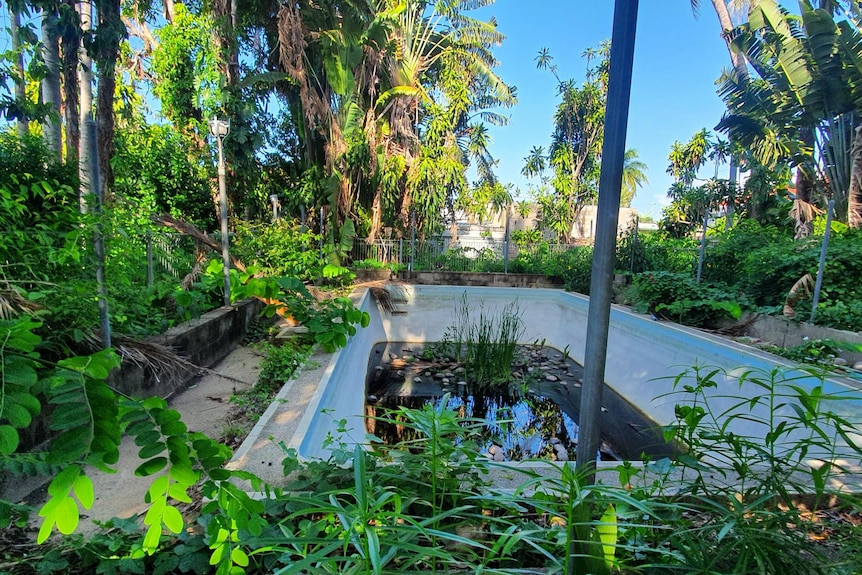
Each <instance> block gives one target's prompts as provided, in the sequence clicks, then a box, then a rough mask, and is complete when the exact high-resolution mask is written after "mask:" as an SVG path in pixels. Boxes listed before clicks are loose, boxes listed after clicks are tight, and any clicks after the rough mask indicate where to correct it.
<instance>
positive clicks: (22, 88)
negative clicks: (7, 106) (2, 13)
mask: <svg viewBox="0 0 862 575" xmlns="http://www.w3.org/2000/svg"><path fill="white" fill-rule="evenodd" d="M9 28H10V35H11V36H12V52H13V53H14V54H15V67H14V74H15V104H16V105H17V106H18V118H17V128H18V137H19V138H23V137H24V136H26V135H27V134H29V133H30V122H29V118H28V117H27V113H26V107H27V77H26V76H25V74H24V53H23V52H22V51H21V37H20V35H19V33H18V30H19V29H20V28H21V14H19V13H18V12H16V11H15V10H13V9H12V7H11V6H10V7H9Z"/></svg>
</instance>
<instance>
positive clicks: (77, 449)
mask: <svg viewBox="0 0 862 575" xmlns="http://www.w3.org/2000/svg"><path fill="white" fill-rule="evenodd" d="M89 444H90V431H89V430H88V429H87V428H86V427H79V428H77V429H70V430H69V431H66V432H64V433H61V434H60V435H59V436H58V437H57V438H56V439H55V440H54V442H53V443H52V444H51V453H50V455H49V461H51V462H52V463H62V462H66V461H74V460H75V459H77V458H79V457H81V456H82V455H83V454H84V453H86V451H87V448H88V447H89Z"/></svg>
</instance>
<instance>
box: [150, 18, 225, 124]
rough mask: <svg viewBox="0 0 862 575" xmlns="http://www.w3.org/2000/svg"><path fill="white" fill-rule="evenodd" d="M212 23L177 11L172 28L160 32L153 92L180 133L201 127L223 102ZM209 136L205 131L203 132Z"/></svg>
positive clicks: (155, 54) (209, 20)
mask: <svg viewBox="0 0 862 575" xmlns="http://www.w3.org/2000/svg"><path fill="white" fill-rule="evenodd" d="M212 28H213V22H212V20H211V19H210V17H209V16H208V15H203V14H202V15H198V16H196V15H194V14H192V13H190V12H189V10H188V9H187V8H186V7H185V5H182V6H179V7H177V9H176V11H175V18H174V22H173V23H172V24H168V25H166V26H164V27H163V28H161V29H160V30H159V33H158V35H159V45H158V48H157V49H156V50H155V51H154V53H153V62H152V69H153V72H154V73H155V75H156V77H157V78H158V79H159V81H158V82H156V83H155V84H154V91H155V94H156V96H157V97H158V98H159V100H160V101H161V104H162V111H163V113H164V114H165V116H166V117H167V118H168V119H169V120H171V122H173V124H174V126H175V127H176V128H178V129H181V130H185V129H189V128H195V127H198V125H199V124H201V123H202V120H203V119H204V118H206V117H209V116H210V114H211V112H212V110H213V108H214V107H215V103H216V102H217V101H218V100H219V99H220V96H221V93H220V91H221V86H220V81H219V77H220V72H219V69H218V62H219V59H218V57H217V54H216V48H215V46H213V45H212V35H211V33H212ZM202 131H203V132H204V133H206V128H205V127H203V130H202Z"/></svg>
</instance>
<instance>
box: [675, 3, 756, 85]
mask: <svg viewBox="0 0 862 575" xmlns="http://www.w3.org/2000/svg"><path fill="white" fill-rule="evenodd" d="M711 1H712V7H713V9H715V15H716V16H718V23H719V24H720V25H721V37H722V38H724V43H725V46H727V52H728V54H729V55H730V63H731V64H732V65H733V71H734V73H735V74H736V77H737V79H738V80H739V81H740V82H747V81H748V80H749V77H750V76H749V73H748V65H747V64H746V62H745V58H744V57H743V56H742V55H741V54H739V53H738V52H736V51H734V49H733V46H732V38H733V30H734V28H735V26H734V24H733V19H732V18H731V12H732V11H734V12H737V13H739V12H747V9H749V8H750V7H753V6H756V5H757V3H758V0H711ZM691 9H692V11H693V12H694V13H695V14H697V12H698V10H699V9H700V0H691Z"/></svg>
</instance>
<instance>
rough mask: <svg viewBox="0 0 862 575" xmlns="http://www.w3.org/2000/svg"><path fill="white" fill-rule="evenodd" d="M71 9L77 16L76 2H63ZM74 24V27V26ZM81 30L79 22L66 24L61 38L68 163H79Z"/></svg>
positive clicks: (71, 12) (64, 0) (67, 0)
mask: <svg viewBox="0 0 862 575" xmlns="http://www.w3.org/2000/svg"><path fill="white" fill-rule="evenodd" d="M63 3H64V4H66V5H67V6H68V7H69V10H68V12H69V15H70V16H71V15H73V14H75V4H76V0H63ZM73 24H74V25H73ZM79 30H80V28H79V27H78V23H77V22H74V23H73V22H66V23H65V25H64V26H63V32H62V35H61V36H60V42H61V48H62V54H63V97H64V100H65V106H64V108H63V109H64V116H65V119H66V161H67V162H72V163H75V162H77V161H78V149H79V148H78V146H79V140H80V128H79V126H80V120H81V119H80V115H81V111H80V108H79V106H78V63H79V59H78V58H79V54H78V49H79V47H80V45H81V35H80V31H79Z"/></svg>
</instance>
